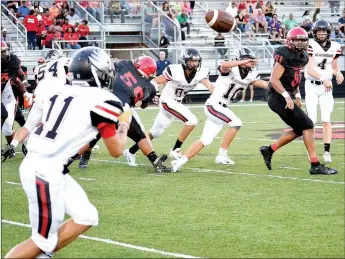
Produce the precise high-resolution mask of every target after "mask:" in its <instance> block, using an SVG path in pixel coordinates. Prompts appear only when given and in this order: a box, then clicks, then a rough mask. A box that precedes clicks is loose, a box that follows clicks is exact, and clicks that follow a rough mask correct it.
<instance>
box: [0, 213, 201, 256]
mask: <svg viewBox="0 0 345 259" xmlns="http://www.w3.org/2000/svg"><path fill="white" fill-rule="evenodd" d="M1 222H3V223H6V224H10V225H15V226H20V227H26V228H31V226H30V225H29V224H24V223H20V222H16V221H11V220H6V219H3V220H1ZM79 237H80V238H83V239H88V240H92V241H96V242H101V243H107V244H112V245H116V246H122V247H126V248H130V249H135V250H141V251H145V252H150V253H155V254H161V255H167V256H173V257H178V258H200V257H196V256H192V255H186V254H179V253H171V252H166V251H162V250H157V249H154V248H148V247H144V246H137V245H132V244H127V243H122V242H118V241H113V240H111V239H107V238H99V237H91V236H85V235H81V236H79Z"/></svg>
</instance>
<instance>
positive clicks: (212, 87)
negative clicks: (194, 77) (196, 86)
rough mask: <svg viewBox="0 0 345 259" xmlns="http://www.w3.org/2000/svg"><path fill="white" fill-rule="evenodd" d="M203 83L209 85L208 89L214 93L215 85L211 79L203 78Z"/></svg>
mask: <svg viewBox="0 0 345 259" xmlns="http://www.w3.org/2000/svg"><path fill="white" fill-rule="evenodd" d="M201 83H202V84H203V85H204V86H206V87H207V89H208V90H209V91H210V92H211V93H213V90H214V85H213V84H212V83H211V82H210V80H209V79H203V80H201Z"/></svg>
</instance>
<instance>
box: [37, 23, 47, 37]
mask: <svg viewBox="0 0 345 259" xmlns="http://www.w3.org/2000/svg"><path fill="white" fill-rule="evenodd" d="M46 30H47V29H46V27H45V26H44V24H43V22H42V21H39V26H38V28H37V35H38V36H41V35H42V33H43V32H44V31H46Z"/></svg>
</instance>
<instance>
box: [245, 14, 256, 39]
mask: <svg viewBox="0 0 345 259" xmlns="http://www.w3.org/2000/svg"><path fill="white" fill-rule="evenodd" d="M243 22H244V32H245V34H246V35H247V36H248V41H249V42H253V41H254V33H253V27H254V24H255V21H254V17H253V14H248V13H247V14H246V15H245V16H244V20H243Z"/></svg>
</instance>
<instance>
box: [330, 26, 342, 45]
mask: <svg viewBox="0 0 345 259" xmlns="http://www.w3.org/2000/svg"><path fill="white" fill-rule="evenodd" d="M344 38H345V36H344V33H342V32H341V31H340V30H339V28H338V27H336V28H334V32H332V34H331V39H335V41H336V42H338V43H342V40H341V39H344Z"/></svg>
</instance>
